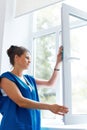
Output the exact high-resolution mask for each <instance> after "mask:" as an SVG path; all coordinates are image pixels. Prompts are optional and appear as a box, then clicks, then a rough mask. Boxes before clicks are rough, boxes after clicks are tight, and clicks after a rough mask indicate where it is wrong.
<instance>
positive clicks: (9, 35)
mask: <svg viewBox="0 0 87 130" xmlns="http://www.w3.org/2000/svg"><path fill="white" fill-rule="evenodd" d="M2 1H3V0H2ZM0 2H1V1H0ZM1 4H2V3H0V5H1ZM5 4H6V6H5ZM3 5H4V6H5V9H4V10H5V11H3V12H0V14H1V13H2V14H1V15H2V16H3V19H4V20H3V21H4V22H3V21H2V23H1V24H2V25H3V23H4V25H3V28H2V30H0V31H1V32H3V34H2V35H1V37H2V39H3V40H1V44H0V45H1V50H2V55H1V73H2V72H4V71H7V70H9V69H10V67H11V66H9V65H10V64H9V60H8V56H7V54H6V50H7V49H8V48H9V47H10V45H12V44H14V45H20V46H24V47H27V48H29V44H30V43H29V27H30V26H29V24H30V21H29V15H25V16H22V17H19V18H14V15H15V1H14V2H13V1H12V0H8V1H7V3H6V1H4V3H3ZM3 14H4V15H3ZM0 52H1V51H0Z"/></svg>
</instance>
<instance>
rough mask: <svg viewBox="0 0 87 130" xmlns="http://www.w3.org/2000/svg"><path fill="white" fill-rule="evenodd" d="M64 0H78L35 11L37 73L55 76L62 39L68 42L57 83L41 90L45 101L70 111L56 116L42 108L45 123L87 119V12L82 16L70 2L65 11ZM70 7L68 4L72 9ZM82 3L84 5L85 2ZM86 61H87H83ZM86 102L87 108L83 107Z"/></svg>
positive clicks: (72, 122) (44, 75)
mask: <svg viewBox="0 0 87 130" xmlns="http://www.w3.org/2000/svg"><path fill="white" fill-rule="evenodd" d="M62 3H69V4H71V5H74V6H76V5H77V4H76V1H74V0H65V1H64V2H61V3H57V4H55V5H52V6H49V7H46V8H44V9H41V10H40V11H36V12H35V13H33V21H34V22H33V38H32V39H33V44H32V45H33V47H34V49H33V56H34V62H33V64H34V75H35V77H37V78H43V79H48V78H49V77H50V76H51V74H52V71H53V68H54V64H55V60H56V55H57V51H58V47H59V45H60V44H61V39H62V44H63V46H64V60H63V65H62V66H61V72H60V74H59V78H58V81H57V84H56V85H55V86H54V88H51V89H47V88H43V89H39V90H38V91H39V95H40V100H41V101H43V102H48V103H55V102H57V103H59V104H65V105H66V106H68V107H69V109H70V112H69V113H68V114H67V115H66V116H65V117H64V119H63V118H62V117H61V116H56V115H54V114H52V113H50V112H48V111H42V121H43V122H44V124H45V125H46V124H47V123H49V125H52V123H54V124H56V125H58V124H63V123H65V124H74V123H75V124H77V123H78V124H79V123H85V121H86V120H87V106H86V105H85V104H87V101H86V95H87V91H86V90H87V87H86V86H87V85H86V82H87V81H86V73H87V72H86V71H87V70H86V68H87V63H86V61H85V58H83V57H85V54H86V53H83V52H85V51H82V50H84V49H86V48H85V47H86V45H85V44H84V43H83V39H84V40H85V41H86V35H85V34H87V33H86V31H87V26H86V25H87V22H86V18H85V16H86V14H85V16H84V18H81V17H82V16H80V15H78V13H76V14H75V12H78V10H75V12H73V11H72V10H73V8H72V7H70V8H69V6H65V7H64V6H63V7H64V8H65V10H64V12H62V13H61V10H62ZM66 7H68V13H67V8H66ZM80 7H81V8H82V7H84V4H82V6H80ZM80 7H79V8H80ZM84 10H85V9H84ZM65 12H66V13H65ZM61 15H62V16H61ZM61 17H62V18H61ZM62 20H63V22H62V24H63V26H62V24H61V21H62ZM61 26H62V28H61ZM61 36H62V37H61ZM83 44H84V46H83ZM66 57H67V58H66ZM84 62H85V64H83V63H84ZM37 70H39V71H37ZM62 70H63V72H62ZM79 72H81V73H79ZM67 79H68V80H67ZM83 86H84V87H83ZM80 101H81V102H80ZM82 102H83V104H84V106H85V108H83V106H82ZM48 118H49V120H48ZM81 118H82V119H83V121H82V120H81ZM84 120H85V121H84ZM63 121H64V122H63ZM43 122H42V124H43ZM44 124H43V125H44Z"/></svg>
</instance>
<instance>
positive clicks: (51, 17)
mask: <svg viewBox="0 0 87 130" xmlns="http://www.w3.org/2000/svg"><path fill="white" fill-rule="evenodd" d="M35 21H36V23H34V24H35V26H34V32H35V31H39V30H42V29H48V28H51V27H54V26H58V25H60V23H61V4H60V3H57V4H54V5H51V6H48V7H46V8H43V9H40V10H39V11H36V12H35V13H34V22H35Z"/></svg>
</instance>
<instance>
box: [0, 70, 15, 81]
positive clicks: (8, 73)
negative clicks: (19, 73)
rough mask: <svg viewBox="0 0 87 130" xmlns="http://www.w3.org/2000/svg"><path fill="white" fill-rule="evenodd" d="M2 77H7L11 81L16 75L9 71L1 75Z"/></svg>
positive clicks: (0, 77)
mask: <svg viewBox="0 0 87 130" xmlns="http://www.w3.org/2000/svg"><path fill="white" fill-rule="evenodd" d="M2 78H7V79H9V80H11V81H14V77H13V76H12V74H11V72H9V71H7V72H4V73H2V74H1V75H0V79H2Z"/></svg>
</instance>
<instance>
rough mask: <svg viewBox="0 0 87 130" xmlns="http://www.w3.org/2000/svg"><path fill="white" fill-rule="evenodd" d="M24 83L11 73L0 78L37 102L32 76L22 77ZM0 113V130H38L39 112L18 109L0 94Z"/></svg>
mask: <svg viewBox="0 0 87 130" xmlns="http://www.w3.org/2000/svg"><path fill="white" fill-rule="evenodd" d="M24 77H25V78H26V81H27V83H28V85H27V84H26V83H24V82H23V81H22V80H20V78H18V77H17V76H16V75H14V74H12V73H11V72H5V73H3V74H2V75H1V76H0V78H7V79H9V80H11V81H12V82H14V83H15V84H16V85H17V87H18V88H19V90H20V91H21V93H22V95H23V96H24V97H26V98H28V99H31V100H35V101H39V98H38V93H37V88H36V83H35V80H34V78H33V77H32V76H29V75H24ZM0 113H1V114H2V119H1V123H0V130H40V111H39V110H38V109H27V108H21V107H19V106H18V105H17V104H16V103H15V102H13V101H12V100H11V99H10V98H9V97H8V96H3V95H1V94H0Z"/></svg>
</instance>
